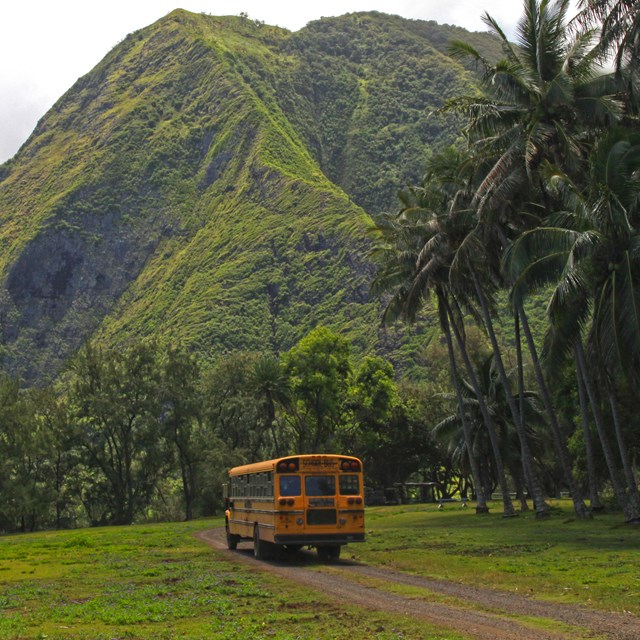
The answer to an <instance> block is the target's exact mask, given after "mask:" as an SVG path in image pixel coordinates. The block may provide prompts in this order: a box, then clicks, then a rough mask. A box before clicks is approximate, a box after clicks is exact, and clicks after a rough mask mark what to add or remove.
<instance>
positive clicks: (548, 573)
mask: <svg viewBox="0 0 640 640" xmlns="http://www.w3.org/2000/svg"><path fill="white" fill-rule="evenodd" d="M550 503H551V505H552V506H553V507H554V509H553V511H554V514H553V516H552V517H551V518H549V519H546V520H543V521H536V520H535V517H534V515H533V513H530V514H529V513H524V514H521V515H520V516H519V517H518V518H503V517H502V513H501V505H499V504H497V503H493V505H492V507H491V513H490V514H489V515H485V516H477V515H476V514H475V513H474V510H473V508H472V506H471V505H470V507H469V508H467V509H465V510H462V509H461V508H460V505H459V504H456V503H451V504H450V505H448V506H446V507H445V508H444V510H442V511H438V510H437V508H436V505H408V506H397V507H395V506H394V507H375V508H370V509H368V512H367V543H366V544H365V545H362V546H361V547H359V548H358V549H357V552H356V553H355V556H356V558H357V559H359V560H362V561H363V562H367V563H369V564H376V565H386V566H390V567H393V568H396V569H399V570H402V571H407V572H410V573H414V574H418V575H424V576H429V577H432V578H439V579H443V580H453V581H457V582H464V583H467V584H471V585H479V586H489V587H493V588H496V589H502V590H505V591H511V592H515V593H521V594H525V595H528V596H533V597H536V598H540V599H544V600H551V601H556V602H562V603H582V604H585V605H589V606H592V607H595V608H600V609H605V610H610V611H630V612H632V613H634V614H636V615H638V614H640V575H639V574H638V571H637V554H638V549H639V548H640V528H638V527H635V528H634V527H629V526H626V525H623V524H622V521H623V516H622V515H621V514H619V513H616V514H607V515H598V516H597V517H596V518H594V519H593V520H589V521H586V522H585V521H579V520H576V519H575V518H574V517H573V510H572V506H571V503H570V501H567V500H563V501H550Z"/></svg>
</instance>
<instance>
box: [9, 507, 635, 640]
mask: <svg viewBox="0 0 640 640" xmlns="http://www.w3.org/2000/svg"><path fill="white" fill-rule="evenodd" d="M492 511H494V510H492ZM367 518H368V522H367V535H368V541H367V542H366V543H365V544H363V545H352V546H350V547H347V548H346V552H345V556H346V557H349V556H351V555H352V556H353V557H355V558H356V559H358V560H362V561H364V562H367V563H370V564H380V565H388V566H393V567H395V568H398V569H403V570H406V571H410V572H413V573H420V574H424V575H427V576H431V577H438V578H445V579H450V580H456V581H464V582H468V583H471V584H477V583H479V584H481V585H482V586H494V587H496V588H501V589H507V590H512V591H516V590H517V591H519V592H524V593H531V594H534V595H535V596H536V597H541V598H545V599H553V600H558V601H562V602H582V603H588V604H591V605H592V606H594V607H599V608H604V609H610V610H618V611H622V610H627V611H632V612H634V613H636V614H639V613H640V606H639V604H638V602H639V601H640V598H638V595H639V594H640V576H639V575H638V573H637V570H636V569H637V554H638V549H639V548H640V530H639V529H631V528H627V527H625V526H621V525H620V523H621V516H620V515H619V514H617V515H607V516H599V517H598V518H597V519H596V520H594V521H590V522H586V523H584V522H576V521H574V520H573V518H572V517H571V511H570V506H569V505H568V504H567V503H563V504H562V505H561V506H558V507H557V512H556V514H555V515H554V517H553V518H552V519H550V520H547V521H544V522H536V521H535V520H534V519H533V516H528V515H522V516H521V517H520V518H516V519H508V520H507V519H503V518H501V517H500V514H499V510H498V508H497V507H496V508H495V512H493V513H492V514H491V515H489V516H476V515H475V514H474V513H473V510H472V509H467V510H464V511H463V510H461V509H460V508H459V507H458V506H456V505H449V506H448V507H447V508H446V509H445V510H444V511H437V510H436V509H435V507H434V506H433V505H415V506H398V507H375V508H370V509H368V512H367ZM220 524H221V521H220V520H209V521H198V522H192V523H178V524H176V523H174V524H157V525H140V526H132V527H114V528H102V529H84V530H76V531H66V532H46V533H36V534H27V535H16V536H7V537H3V538H0V638H2V639H4V638H12V639H13V638H38V639H45V638H91V639H102V638H104V639H116V638H118V639H119V638H123V639H124V638H159V639H161V638H225V639H229V640H231V639H238V640H240V639H245V638H251V639H252V640H258V639H261V638H275V639H277V640H284V639H287V640H289V639H291V640H293V639H296V638H300V639H303V638H304V639H310V638H318V639H325V638H326V639H330V638H336V639H341V638H344V639H347V638H350V639H353V638H362V637H371V638H377V639H380V640H386V639H391V638H416V639H417V638H424V639H429V640H436V639H438V640H459V639H460V638H461V636H458V635H456V634H452V633H447V632H443V631H439V630H437V629H435V628H430V627H427V626H425V624H424V623H423V622H419V623H418V622H416V621H412V620H411V619H409V618H406V619H404V618H398V617H395V618H394V617H392V616H391V615H386V614H376V613H371V612H366V611H362V610H359V609H357V608H356V607H350V606H349V605H347V604H345V603H336V602H334V601H331V600H330V599H328V598H326V597H325V596H323V595H322V594H320V593H316V592H313V591H310V590H307V589H304V588H301V587H300V586H299V585H297V584H290V583H287V582H285V581H284V580H282V579H281V578H278V577H275V576H270V575H268V574H266V573H262V572H260V573H257V572H255V570H252V568H251V567H250V566H248V565H245V564H244V563H242V562H241V561H240V560H239V559H238V560H235V559H234V558H233V557H231V558H229V557H228V556H227V555H226V554H220V553H218V552H216V551H214V550H212V549H210V548H209V547H207V546H205V545H203V544H202V543H200V542H199V541H197V540H196V539H195V538H194V537H193V533H194V532H196V531H199V530H202V529H206V528H211V527H215V526H220ZM318 569H319V570H321V568H318Z"/></svg>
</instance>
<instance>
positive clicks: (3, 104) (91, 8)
mask: <svg viewBox="0 0 640 640" xmlns="http://www.w3.org/2000/svg"><path fill="white" fill-rule="evenodd" d="M177 8H181V9H186V10H188V11H193V12H196V13H200V12H205V13H209V14H212V15H238V14H240V13H241V12H245V13H247V14H248V15H249V17H250V18H252V19H256V20H263V21H264V22H266V23H267V24H271V25H278V26H280V27H284V28H286V29H290V30H292V31H297V30H298V29H300V28H302V27H304V26H305V25H306V24H307V23H308V22H310V21H312V20H316V19H318V18H320V17H323V16H339V15H343V14H345V13H351V12H354V11H382V12H384V13H391V14H396V15H401V16H403V17H405V18H414V19H421V20H435V21H436V22H439V23H441V24H443V23H447V24H455V25H459V26H461V27H465V28H466V29H469V30H470V31H484V30H485V29H486V27H485V25H484V24H483V22H482V20H481V15H482V14H483V13H484V12H485V11H487V12H488V13H490V14H491V16H492V17H494V18H495V19H496V20H497V21H498V22H499V24H500V25H501V26H502V27H503V29H504V30H505V32H506V33H507V35H509V36H512V35H513V33H514V29H515V25H516V23H517V21H518V19H519V17H520V15H521V12H522V3H521V2H518V1H517V0H515V1H514V0H448V1H447V0H323V1H322V2H304V1H303V2H301V1H300V0H295V1H293V2H292V1H291V0H289V1H285V0H109V1H108V2H93V1H92V0H57V1H56V0H8V1H7V2H4V3H3V8H2V13H1V18H0V163H1V162H4V161H5V160H8V159H9V158H11V157H12V156H13V155H14V154H15V153H16V152H17V151H18V149H19V147H20V146H21V145H22V144H23V143H24V142H25V141H26V139H27V138H28V136H29V135H30V134H31V132H32V131H33V129H34V127H35V126H36V124H37V122H38V120H39V119H40V118H41V117H42V116H43V115H44V114H45V113H46V112H47V110H48V109H49V108H50V107H51V106H52V105H53V104H54V102H56V100H57V99H58V98H59V97H60V96H61V95H62V94H63V93H65V91H67V89H69V88H70V87H71V86H72V85H73V83H74V82H75V81H76V80H77V79H78V78H79V77H81V76H83V75H84V74H85V73H87V72H89V71H90V70H91V69H92V68H93V67H94V66H95V65H96V64H98V62H100V60H101V59H102V58H103V57H104V56H105V55H106V54H107V53H108V52H109V50H110V49H112V48H113V47H114V46H115V45H116V44H118V42H120V41H121V40H123V39H124V38H125V36H126V35H127V34H128V33H131V32H132V31H135V30H137V29H140V28H142V27H145V26H147V25H149V24H151V23H153V22H155V21H156V20H158V19H159V18H161V17H162V16H164V15H166V14H167V13H169V12H171V11H172V10H173V9H177Z"/></svg>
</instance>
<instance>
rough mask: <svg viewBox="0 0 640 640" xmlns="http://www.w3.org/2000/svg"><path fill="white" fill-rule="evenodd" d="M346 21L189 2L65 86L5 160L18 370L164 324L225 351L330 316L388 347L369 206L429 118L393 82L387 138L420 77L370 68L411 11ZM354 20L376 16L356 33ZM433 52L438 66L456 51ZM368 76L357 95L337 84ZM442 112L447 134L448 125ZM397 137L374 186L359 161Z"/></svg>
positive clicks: (1, 306)
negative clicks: (294, 18) (254, 17)
mask: <svg viewBox="0 0 640 640" xmlns="http://www.w3.org/2000/svg"><path fill="white" fill-rule="evenodd" d="M344 20H347V22H348V26H349V29H351V31H349V29H347V28H346V26H345V24H343V21H341V19H326V20H325V19H323V20H321V21H318V24H316V25H315V26H312V25H314V23H310V25H308V28H307V30H306V31H305V29H303V30H300V31H298V32H295V33H292V32H288V31H286V30H283V29H281V28H279V27H271V26H268V25H264V24H261V23H257V22H255V21H251V20H248V19H247V18H243V17H225V18H220V17H212V16H204V15H199V14H192V13H188V12H186V11H184V10H175V11H173V12H172V13H170V14H168V15H167V16H165V17H164V18H162V19H160V20H159V21H157V22H156V23H154V24H153V25H150V26H149V27H146V28H144V29H142V30H140V31H137V32H135V33H133V34H129V36H127V37H126V38H125V39H124V40H123V41H122V42H121V43H120V44H119V45H117V46H116V47H115V48H114V49H112V50H111V51H110V52H109V53H108V54H107V56H105V58H104V59H103V60H102V61H101V62H100V63H99V64H98V65H97V66H96V67H95V68H94V69H93V70H92V71H90V72H89V73H88V74H86V75H85V76H83V77H82V78H80V79H79V80H78V81H77V82H76V83H75V84H74V86H73V87H72V88H71V89H70V90H69V91H68V92H67V93H65V95H64V96H62V97H61V98H60V100H58V101H57V102H56V104H55V105H54V107H53V108H52V109H51V110H50V111H49V112H48V113H47V114H46V115H45V116H44V117H43V119H42V120H41V121H40V122H39V123H38V126H37V127H36V130H35V131H34V133H33V134H32V136H31V137H30V138H29V140H28V141H27V142H26V143H25V145H23V147H22V148H21V150H20V151H19V153H18V154H17V155H16V156H15V157H14V158H13V159H12V160H11V161H9V162H8V163H5V165H3V166H2V167H0V249H1V250H2V253H1V255H2V257H1V258H0V267H1V270H0V273H2V274H3V277H2V283H3V287H2V290H0V320H1V325H2V343H3V346H4V351H5V361H6V362H8V363H9V367H10V369H11V370H12V371H14V372H16V373H19V374H21V375H24V376H26V377H27V378H29V379H42V378H46V377H48V376H55V373H56V372H57V371H59V370H60V367H61V366H62V365H63V363H64V362H65V361H66V359H68V357H69V356H70V355H71V354H72V353H73V351H74V350H75V349H76V348H77V347H78V346H80V344H81V343H82V341H83V340H85V339H87V338H88V337H90V336H98V337H99V339H101V340H104V341H106V342H108V343H110V344H118V343H120V342H122V341H125V340H127V339H129V338H131V337H134V336H136V337H143V336H152V335H153V336H159V337H160V338H161V339H163V340H171V341H176V340H178V341H182V342H185V343H186V344H188V345H189V346H190V347H191V348H193V349H194V350H196V351H198V352H200V353H202V354H203V355H204V356H206V357H207V358H214V357H215V356H216V354H217V353H220V352H226V351H230V350H234V349H240V348H247V349H252V350H264V349H268V350H272V351H276V352H278V351H282V350H285V349H287V348H289V347H290V346H292V345H293V344H294V343H295V342H296V341H297V340H299V339H300V337H302V336H303V335H304V334H305V333H306V332H307V331H309V330H310V329H311V328H313V326H315V324H317V323H324V324H328V325H329V326H332V327H334V328H336V329H339V330H340V331H342V332H344V333H345V334H346V335H347V336H348V337H349V338H350V340H351V341H352V342H353V344H354V348H355V349H356V350H357V351H358V352H359V353H367V352H371V351H375V350H376V349H377V348H378V347H379V337H378V335H377V323H378V320H377V318H378V314H379V304H378V303H377V302H376V301H372V300H369V299H368V296H367V289H368V281H369V279H370V276H371V267H370V266H369V265H368V264H367V262H366V240H365V235H366V228H367V224H368V221H369V218H368V215H367V212H366V211H365V209H363V208H362V206H364V207H366V209H367V210H368V211H369V213H374V212H375V210H376V209H378V210H380V209H381V208H383V207H384V206H385V204H383V203H384V201H385V198H388V193H389V191H390V188H391V187H393V188H398V187H399V186H402V181H401V174H402V167H400V165H402V163H403V162H404V160H403V159H406V158H408V157H411V156H414V155H415V158H419V157H420V155H421V154H423V153H427V151H428V145H427V143H426V142H425V141H424V140H422V139H421V135H418V134H419V132H420V131H421V127H424V126H426V124H425V123H427V124H429V126H432V125H431V124H430V123H428V120H429V118H427V119H426V120H425V119H424V118H423V114H422V111H426V109H418V106H419V105H417V104H416V105H414V106H411V108H409V107H407V106H406V105H407V104H408V103H409V101H410V99H409V98H406V99H405V98H402V99H400V98H398V100H396V103H394V107H393V108H394V109H396V113H395V114H391V115H392V116H393V117H390V118H388V120H389V122H390V123H392V124H393V126H394V127H395V128H393V130H392V131H387V132H386V133H385V132H384V131H383V132H382V134H380V137H378V133H379V132H380V130H381V127H380V126H379V125H380V124H381V123H382V122H383V121H384V120H385V118H386V116H385V110H387V111H388V110H389V108H388V105H387V104H386V103H385V101H386V100H387V98H388V97H389V96H390V95H391V94H392V93H393V92H394V91H395V92H398V95H399V96H404V95H405V94H406V93H407V92H409V93H410V92H411V91H412V90H413V88H414V84H415V83H412V82H410V83H409V85H408V87H407V88H404V89H402V90H401V83H400V81H399V78H400V76H398V81H397V82H396V76H393V78H394V79H393V82H391V85H390V87H387V86H386V84H385V81H384V79H383V77H382V76H381V75H376V74H377V73H378V72H377V71H376V73H374V71H370V72H368V73H369V75H366V73H365V67H366V65H367V64H369V65H370V66H372V68H373V67H375V65H374V62H375V61H376V60H379V61H380V64H381V65H382V67H381V68H384V67H385V65H387V64H392V63H393V62H394V61H393V60H392V61H388V60H386V58H385V56H387V55H389V54H388V51H389V50H390V48H389V46H386V48H384V47H382V48H381V44H380V42H379V40H380V38H381V36H380V33H384V28H385V25H387V27H388V30H389V31H393V29H397V28H398V27H397V25H399V24H402V22H398V20H400V21H402V19H395V18H393V19H389V18H388V17H385V16H384V15H383V14H375V13H374V14H369V13H367V14H350V15H349V16H348V17H345V18H344ZM363 24H364V25H365V26H364V27H362V25H363ZM358 25H360V27H358ZM394 25H395V26H394ZM413 27H414V29H415V28H416V25H413ZM357 28H360V30H361V32H362V34H365V35H366V33H369V32H373V33H375V34H376V35H375V37H374V38H371V37H370V34H369V36H368V37H365V35H362V34H361V38H362V40H357V39H356V38H355V36H354V35H353V33H352V32H353V29H357ZM314 29H315V30H316V31H318V32H319V33H320V35H321V36H322V37H321V38H318V37H316V36H315V35H314V33H313V30H314ZM340 29H343V30H344V31H345V32H346V33H347V35H346V36H345V37H344V38H341V37H339V33H340ZM380 30H381V31H380ZM365 32H366V33H365ZM407 37H408V39H409V41H410V42H412V43H413V44H412V47H414V48H413V49H411V50H410V51H409V52H407V53H402V55H400V53H398V54H397V55H396V58H394V60H396V59H400V58H402V56H408V57H407V58H406V59H413V58H412V57H411V56H416V55H418V54H419V52H418V50H417V49H415V47H418V44H416V43H415V41H414V40H413V39H412V36H411V37H410V36H407ZM327 40H329V41H331V42H333V41H334V40H336V41H339V42H341V43H342V45H341V46H342V47H346V49H345V50H344V51H342V52H341V53H339V55H338V53H335V51H334V53H335V55H337V56H338V57H336V58H335V60H343V59H345V58H346V57H349V56H351V55H352V54H351V53H350V51H351V50H350V49H349V48H348V47H349V46H351V45H349V43H350V42H351V43H352V44H353V47H354V48H355V49H354V50H356V51H357V50H359V49H361V50H362V51H365V50H367V47H369V48H370V49H371V51H372V52H373V53H371V54H370V57H369V58H366V57H364V58H363V57H362V56H363V55H364V54H363V53H362V52H361V53H360V54H359V55H360V56H361V59H360V60H359V61H358V62H357V63H356V62H353V64H355V65H356V67H354V68H353V69H351V68H349V69H347V68H346V67H345V68H344V69H342V70H340V69H339V68H338V67H339V65H338V66H336V64H334V62H335V60H334V62H331V59H330V57H328V56H327V55H320V54H318V53H313V50H314V47H315V48H316V49H318V50H322V49H323V48H326V47H327V46H329V45H327ZM376 41H378V43H377V44H376ZM392 42H394V41H393V40H392ZM367 43H368V44H367ZM388 44H389V43H386V45H388ZM330 46H331V47H333V48H334V49H335V46H334V44H331V45H330ZM376 47H378V49H376ZM391 49H393V47H391ZM414 49H415V50H414ZM310 51H311V52H310ZM385 52H387V53H385ZM433 52H435V49H433V51H430V52H429V56H428V59H429V60H430V62H429V64H427V63H426V62H425V64H424V66H425V69H427V67H429V65H431V64H436V62H438V63H439V61H441V58H442V54H440V53H438V52H435V53H433ZM332 55H333V54H332ZM354 55H355V54H354ZM314 56H315V57H314ZM436 58H437V60H436V62H434V59H436ZM363 65H364V66H363ZM451 65H452V67H451V69H453V70H452V71H450V73H451V74H454V75H455V74H458V75H456V78H458V76H459V80H457V82H459V83H463V84H464V83H468V82H470V76H469V73H468V72H467V71H466V70H463V69H462V68H461V67H459V66H458V65H456V64H455V63H451ZM375 68H376V69H377V67H375ZM305 70H306V71H307V73H308V75H307V76H306V77H307V78H308V79H307V81H306V84H304V82H305V81H304V78H305ZM454 71H455V73H454ZM425 73H426V72H425ZM443 73H444V72H443ZM358 74H360V75H358ZM420 77H422V76H420ZM421 82H422V80H421ZM447 82H448V80H447ZM354 83H355V84H354ZM450 84H451V83H450ZM303 85H304V86H303ZM356 85H357V88H358V92H357V95H356V94H355V93H353V92H352V93H349V91H346V90H345V91H344V92H343V93H341V91H343V90H344V89H345V87H352V88H353V87H354V86H356ZM451 88H452V90H453V89H454V88H455V83H453V84H452V87H451ZM303 89H304V91H303ZM425 91H426V89H425ZM305 92H306V93H305ZM365 94H366V96H365V97H366V100H365V101H364V103H362V102H360V101H359V99H360V98H361V97H362V96H363V95H365ZM425 95H426V94H425ZM341 96H347V97H344V98H342V97H341ZM349 96H351V97H349ZM411 99H413V98H411ZM340 100H342V102H341V101H340ZM340 109H342V111H340ZM418 112H420V113H418ZM354 114H355V117H354ZM388 115H389V114H388ZM395 115H398V117H397V118H395V120H394V117H395ZM309 122H313V123H314V125H313V126H311V125H308V124H305V123H309ZM434 126H435V125H434ZM447 127H448V128H449V129H451V127H452V125H451V124H450V123H449V124H448V125H446V126H445V127H444V128H443V129H442V131H439V133H438V135H439V136H440V138H441V139H439V140H437V144H440V143H444V141H446V140H447V139H451V137H452V135H451V131H449V130H448V129H447ZM382 129H384V127H382ZM341 132H342V133H341ZM345 136H346V138H345ZM403 136H404V137H403ZM437 138H438V136H435V137H434V140H435V139H437ZM367 139H368V140H369V142H368V143H367ZM314 140H315V142H314ZM345 140H346V142H345ZM396 141H400V142H398V143H397V144H398V145H400V146H401V147H402V148H401V151H400V152H398V153H395V151H394V149H395V147H394V146H393V145H394V144H396ZM412 145H414V146H412ZM368 146H371V147H372V150H371V153H370V155H369V156H367V154H366V149H367V148H368ZM392 151H394V153H392ZM385 152H386V153H388V155H389V156H390V157H391V156H392V155H393V156H394V157H393V158H391V159H389V160H388V162H387V164H386V165H385V164H384V163H383V166H382V167H380V168H376V170H375V171H372V173H373V174H374V179H375V180H377V181H378V182H379V183H380V184H378V187H379V188H378V187H376V186H375V185H373V186H371V185H370V184H369V183H368V182H366V180H365V178H362V179H361V178H360V176H368V175H369V172H368V169H367V167H372V166H376V164H377V162H378V160H379V159H380V158H381V157H383V156H384V153H385ZM341 154H342V155H341ZM394 154H395V155H394ZM323 158H324V160H323ZM327 158H328V159H327ZM415 158H414V160H415ZM419 164H420V161H419V160H417V161H414V165H413V166H412V167H411V168H410V170H409V173H410V172H413V174H414V175H416V176H417V175H419ZM340 167H342V169H340ZM396 180H398V181H399V182H398V183H396V182H395V181H396ZM361 182H362V184H361ZM371 194H374V195H371ZM374 196H375V197H374ZM361 205H362V206H361Z"/></svg>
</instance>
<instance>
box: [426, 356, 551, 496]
mask: <svg viewBox="0 0 640 640" xmlns="http://www.w3.org/2000/svg"><path fill="white" fill-rule="evenodd" d="M475 368H476V372H477V377H478V382H479V384H480V385H481V388H482V392H483V396H484V397H485V398H486V403H487V407H488V409H489V411H490V413H491V417H492V420H493V423H494V424H495V425H496V428H497V430H498V433H499V436H500V437H499V440H500V448H501V451H502V456H503V459H504V460H506V461H508V462H507V466H508V468H509V472H510V474H511V476H512V478H513V480H514V483H515V484H516V486H518V485H520V484H521V482H520V479H521V475H522V469H523V467H522V464H521V460H520V454H521V445H520V434H519V432H518V428H517V425H516V424H515V423H514V422H513V414H512V411H511V409H510V407H509V402H508V400H507V395H508V394H509V393H511V390H510V389H509V388H505V387H504V386H503V384H502V378H501V376H500V374H499V372H498V370H497V368H496V363H495V357H494V356H493V355H490V356H488V357H485V358H484V359H483V360H482V361H481V362H479V363H478V364H477V366H476V367H475ZM460 388H461V389H462V391H463V394H464V402H463V405H462V408H463V411H462V412H461V411H460V410H458V411H457V412H456V413H455V414H453V415H451V416H448V417H447V418H445V419H444V420H442V421H441V422H439V423H438V424H437V425H436V426H435V427H434V428H433V431H434V434H435V435H436V436H437V437H438V438H439V439H441V440H446V441H447V442H448V443H449V446H450V447H452V446H453V447H454V450H455V449H459V448H460V437H459V434H460V427H461V426H463V425H462V421H461V417H462V416H466V419H467V421H468V422H469V423H470V425H471V427H472V435H473V440H472V442H473V447H474V450H475V451H478V452H482V451H487V450H488V445H489V438H488V434H487V431H486V429H485V428H484V425H483V421H482V413H481V411H480V408H479V405H478V402H477V400H476V398H475V395H474V394H473V387H472V385H470V384H469V382H467V381H465V380H462V381H461V384H460ZM522 412H523V415H525V416H526V423H527V424H528V425H529V429H528V431H529V433H528V437H529V438H535V437H536V434H535V432H534V430H533V429H532V428H531V426H532V425H535V424H538V425H541V424H544V418H543V416H542V414H541V412H540V409H539V406H538V401H537V396H536V394H535V393H533V392H531V391H526V390H525V391H523V393H522ZM476 455H477V454H476ZM523 498H524V497H523ZM522 504H523V507H524V508H526V501H525V500H524V499H523V500H522Z"/></svg>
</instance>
